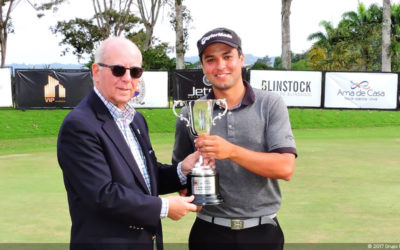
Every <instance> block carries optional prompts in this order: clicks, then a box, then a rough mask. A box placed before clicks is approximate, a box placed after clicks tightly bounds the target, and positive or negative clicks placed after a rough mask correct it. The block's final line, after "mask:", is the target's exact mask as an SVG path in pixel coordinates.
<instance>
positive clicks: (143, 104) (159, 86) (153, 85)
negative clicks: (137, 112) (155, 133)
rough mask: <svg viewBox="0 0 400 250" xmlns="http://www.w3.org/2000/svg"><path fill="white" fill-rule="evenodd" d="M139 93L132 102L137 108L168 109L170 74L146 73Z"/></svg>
mask: <svg viewBox="0 0 400 250" xmlns="http://www.w3.org/2000/svg"><path fill="white" fill-rule="evenodd" d="M138 88H139V93H138V95H137V96H136V97H134V98H132V99H131V100H130V103H131V104H133V106H134V107H135V108H168V72H167V71H145V72H143V75H142V78H141V82H140V84H139V87H138Z"/></svg>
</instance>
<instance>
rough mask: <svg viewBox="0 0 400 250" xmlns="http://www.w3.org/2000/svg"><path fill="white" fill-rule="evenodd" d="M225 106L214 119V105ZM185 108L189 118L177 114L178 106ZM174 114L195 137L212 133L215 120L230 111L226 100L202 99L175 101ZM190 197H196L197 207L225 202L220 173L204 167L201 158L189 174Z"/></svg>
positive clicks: (208, 166)
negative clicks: (221, 193) (176, 108)
mask: <svg viewBox="0 0 400 250" xmlns="http://www.w3.org/2000/svg"><path fill="white" fill-rule="evenodd" d="M215 104H218V105H220V106H224V107H225V109H224V111H223V112H222V113H219V114H218V115H217V116H216V117H214V118H213V110H214V105H215ZM178 105H179V106H185V107H186V109H187V114H188V118H186V117H184V116H183V115H182V114H179V115H178V114H177V113H176V111H175V107H176V106H178ZM172 110H173V112H174V114H175V115H176V116H177V117H178V118H180V120H181V121H184V122H186V126H187V127H188V128H189V131H190V132H191V133H192V134H193V136H198V135H199V134H202V133H210V131H211V127H212V125H215V120H217V119H221V118H222V116H224V115H225V114H226V112H227V110H228V105H227V103H226V100H225V99H204V100H203V99H202V100H196V101H181V100H177V101H174V104H173V108H172ZM187 178H188V195H192V194H193V195H194V197H195V198H194V201H193V203H194V204H196V205H201V206H205V205H218V204H221V203H222V202H223V198H222V196H221V195H220V194H219V185H218V173H217V172H216V170H215V169H214V168H212V167H211V166H210V165H203V157H202V156H200V158H199V160H198V162H197V163H196V164H195V166H194V167H193V169H192V170H191V172H190V173H189V174H188V177H187Z"/></svg>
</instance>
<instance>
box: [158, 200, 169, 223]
mask: <svg viewBox="0 0 400 250" xmlns="http://www.w3.org/2000/svg"><path fill="white" fill-rule="evenodd" d="M168 210H169V201H168V199H167V198H161V212H160V218H161V219H164V218H166V217H167V216H168Z"/></svg>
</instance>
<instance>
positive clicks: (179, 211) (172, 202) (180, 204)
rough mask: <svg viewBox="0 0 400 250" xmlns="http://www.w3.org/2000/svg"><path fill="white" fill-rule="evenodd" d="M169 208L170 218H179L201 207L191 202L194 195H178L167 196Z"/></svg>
mask: <svg viewBox="0 0 400 250" xmlns="http://www.w3.org/2000/svg"><path fill="white" fill-rule="evenodd" d="M167 199H168V203H169V210H168V217H169V218H171V219H172V220H179V219H181V218H182V217H184V216H185V215H186V214H188V213H189V212H198V211H200V209H201V208H202V207H201V206H196V205H195V204H193V203H192V202H193V200H194V196H193V195H192V196H190V197H180V196H168V197H167Z"/></svg>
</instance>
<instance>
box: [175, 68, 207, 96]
mask: <svg viewBox="0 0 400 250" xmlns="http://www.w3.org/2000/svg"><path fill="white" fill-rule="evenodd" d="M173 90H174V100H196V99H199V98H200V97H202V96H204V95H207V94H208V93H209V92H210V91H211V83H210V82H209V81H208V80H207V77H206V76H205V75H204V74H203V71H202V70H201V69H182V70H175V71H174V73H173Z"/></svg>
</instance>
